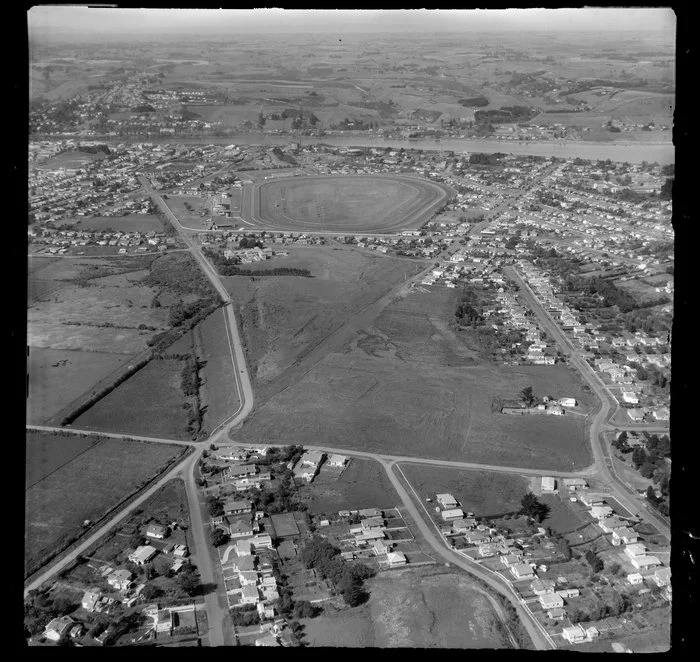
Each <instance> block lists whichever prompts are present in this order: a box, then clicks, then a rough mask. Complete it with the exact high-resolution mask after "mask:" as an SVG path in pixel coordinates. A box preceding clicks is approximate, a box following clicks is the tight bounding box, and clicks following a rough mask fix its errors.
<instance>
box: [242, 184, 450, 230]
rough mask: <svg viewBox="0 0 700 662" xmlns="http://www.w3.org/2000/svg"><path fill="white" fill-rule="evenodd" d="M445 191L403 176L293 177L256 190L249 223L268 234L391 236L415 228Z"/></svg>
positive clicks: (443, 198)
mask: <svg viewBox="0 0 700 662" xmlns="http://www.w3.org/2000/svg"><path fill="white" fill-rule="evenodd" d="M448 195H449V191H448V189H446V188H445V187H443V186H440V185H438V184H435V183H434V182H431V181H429V180H425V179H421V178H417V177H407V176H398V175H397V176H380V175H372V176H369V175H344V176H342V177H340V176H332V175H331V176H323V177H321V176H319V177H294V178H293V179H283V180H271V181H267V182H263V183H262V184H257V185H256V188H255V191H254V192H253V196H252V198H253V202H252V206H253V208H252V210H251V212H252V213H250V217H248V216H247V215H246V214H247V213H248V210H244V212H243V213H244V218H245V219H246V220H248V221H252V222H254V223H256V224H257V225H259V226H260V227H264V228H267V229H270V230H287V231H306V232H322V231H328V232H391V231H395V230H399V229H405V228H417V227H420V226H421V225H422V224H423V223H424V222H425V221H426V220H428V218H429V217H430V216H431V215H432V213H433V212H435V211H436V210H437V208H439V207H440V206H441V205H442V204H443V203H444V202H445V201H446V200H447V199H448Z"/></svg>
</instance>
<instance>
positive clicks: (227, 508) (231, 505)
mask: <svg viewBox="0 0 700 662" xmlns="http://www.w3.org/2000/svg"><path fill="white" fill-rule="evenodd" d="M252 509H253V504H252V503H251V502H250V501H247V500H245V501H237V500H235V499H229V500H228V501H224V514H225V515H241V514H243V513H249V512H250V511H251V510H252Z"/></svg>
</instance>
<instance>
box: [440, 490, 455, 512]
mask: <svg viewBox="0 0 700 662" xmlns="http://www.w3.org/2000/svg"><path fill="white" fill-rule="evenodd" d="M435 498H436V499H437V502H438V503H439V504H440V505H441V506H442V507H443V508H445V509H446V510H451V509H453V508H456V507H457V505H458V504H457V499H455V498H454V497H453V496H452V495H451V494H438V495H437V496H436V497H435Z"/></svg>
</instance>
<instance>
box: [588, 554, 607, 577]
mask: <svg viewBox="0 0 700 662" xmlns="http://www.w3.org/2000/svg"><path fill="white" fill-rule="evenodd" d="M585 558H586V562H587V563H588V565H590V566H591V569H592V570H593V572H600V571H601V570H603V568H604V567H605V564H604V563H603V561H602V559H601V558H600V557H599V556H598V555H597V554H596V553H595V552H594V551H593V550H592V549H589V550H588V551H587V552H586V554H585Z"/></svg>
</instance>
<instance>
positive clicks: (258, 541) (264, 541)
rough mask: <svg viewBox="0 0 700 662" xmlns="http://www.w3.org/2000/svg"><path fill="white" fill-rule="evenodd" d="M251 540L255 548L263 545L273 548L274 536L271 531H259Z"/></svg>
mask: <svg viewBox="0 0 700 662" xmlns="http://www.w3.org/2000/svg"><path fill="white" fill-rule="evenodd" d="M241 542H242V541H241ZM250 542H251V544H252V545H253V547H254V548H255V549H259V548H261V547H264V548H265V549H272V537H271V536H270V534H269V533H258V534H256V535H254V536H253V537H252V538H251V540H250Z"/></svg>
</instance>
